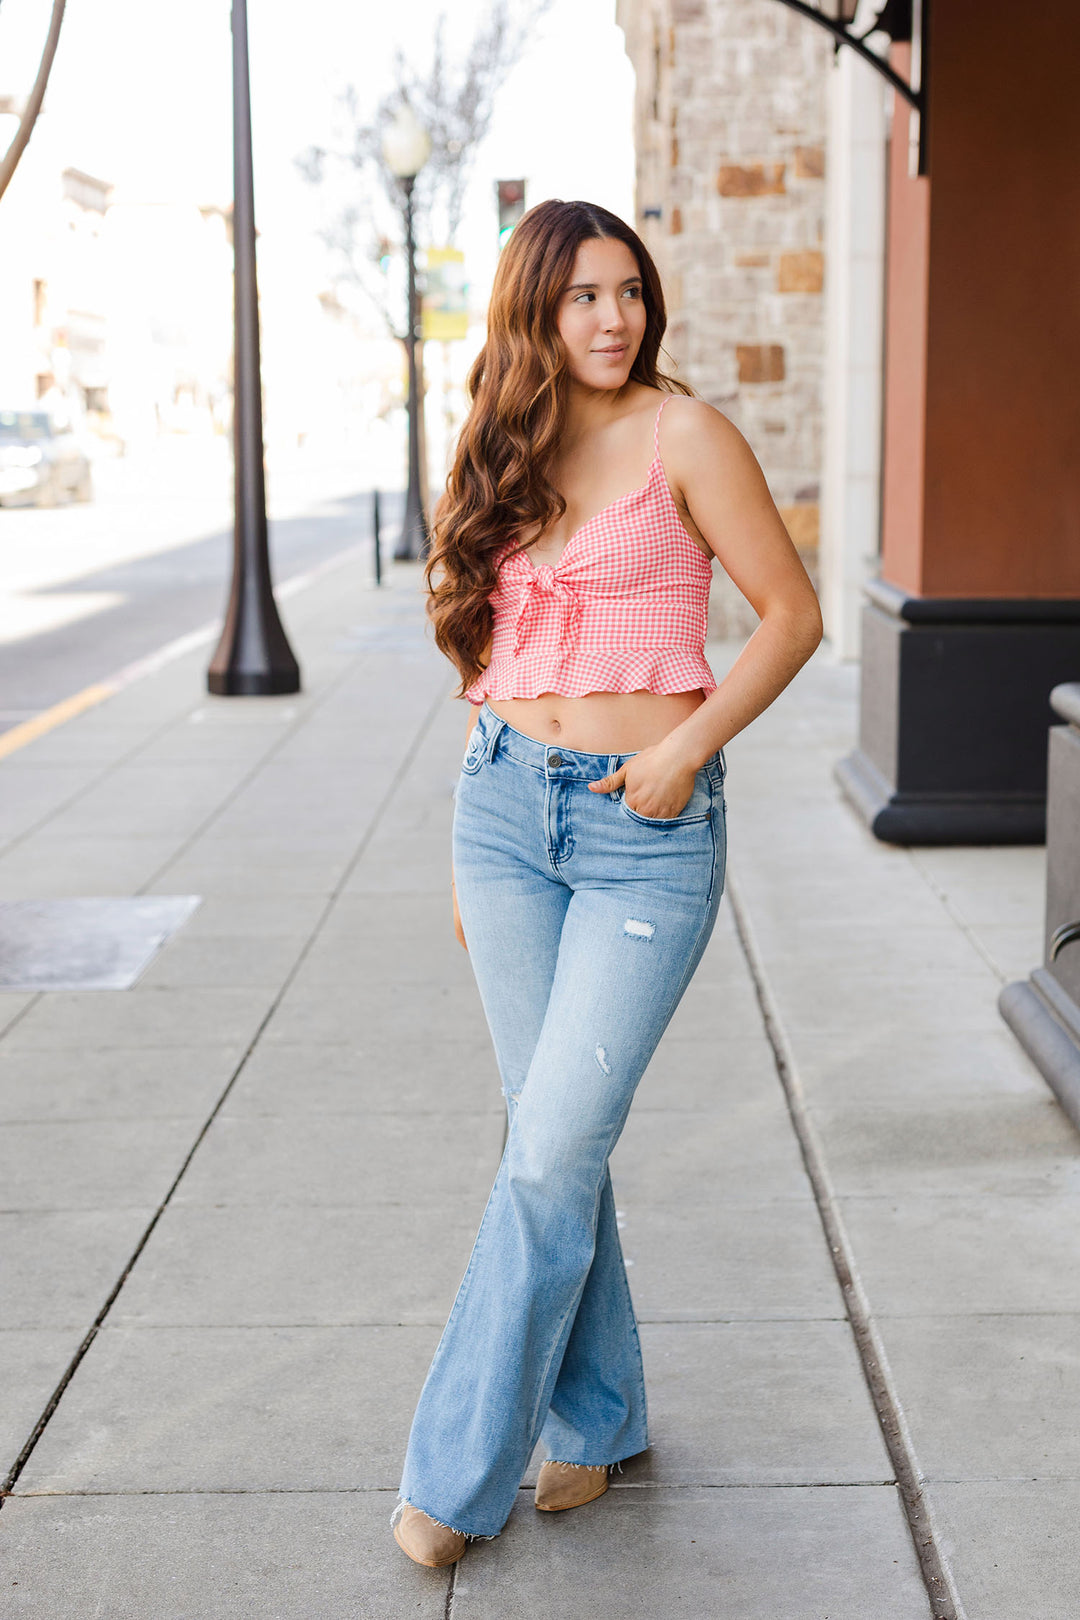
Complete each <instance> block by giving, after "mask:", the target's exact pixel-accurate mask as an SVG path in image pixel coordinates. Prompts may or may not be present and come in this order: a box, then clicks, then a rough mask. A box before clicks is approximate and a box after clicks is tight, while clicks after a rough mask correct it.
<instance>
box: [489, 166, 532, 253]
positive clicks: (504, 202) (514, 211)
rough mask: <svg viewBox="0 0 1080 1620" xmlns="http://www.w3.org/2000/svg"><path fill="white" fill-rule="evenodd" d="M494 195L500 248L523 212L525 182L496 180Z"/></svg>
mask: <svg viewBox="0 0 1080 1620" xmlns="http://www.w3.org/2000/svg"><path fill="white" fill-rule="evenodd" d="M495 195H496V198H497V201H498V208H499V246H500V247H502V245H503V243H504V242H505V241H506V239H507V237H508V236H509V235H510V232H511V231H512V230H513V228H514V226H515V225H516V224H517V222H518V220H519V219H520V218H521V216H522V214H523V213H524V212H525V182H524V180H496V182H495Z"/></svg>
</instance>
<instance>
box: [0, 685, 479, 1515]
mask: <svg viewBox="0 0 1080 1620" xmlns="http://www.w3.org/2000/svg"><path fill="white" fill-rule="evenodd" d="M346 674H347V671H346V672H345V673H343V674H342V675H341V676H340V677H339V678H338V680H336V681H334V682H332V683H330V685H329V689H328V691H327V692H324V693H323V694H322V695H321V697H320V698H319V700H318V702H319V703H320V704H321V703H322V702H324V701H326V699H327V698H328V696H329V695H330V692H332V691H334V690H336V688H337V687H338V686H339V685H340V684H341V682H342V681H343V680H344V679H345V678H346ZM448 686H449V682H448V681H447V680H446V679H445V678H444V679H443V680H442V681H441V682H440V683H439V686H438V689H437V691H436V694H435V696H434V698H432V699H431V701H430V702H429V704H428V706H427V709H426V711H425V712H423V713H422V714H421V716H420V719H419V722H418V724H417V725H416V729H415V732H414V734H413V737H412V740H411V742H410V743H409V745H408V747H407V748H405V750H404V752H403V754H402V757H401V758H400V760H399V761H398V764H397V767H396V769H394V770H393V771H391V772H390V778H389V781H388V783H387V786H386V791H385V792H384V794H383V795H382V798H381V799H380V800H379V802H378V804H377V805H376V807H375V809H374V812H373V814H372V815H371V817H370V820H369V822H368V825H367V828H366V829H365V831H364V833H363V836H362V837H361V838H360V840H359V842H358V844H357V847H356V849H355V850H354V852H353V855H352V857H351V859H350V860H349V861H348V862H347V864H346V866H345V869H344V871H343V872H342V873H341V875H340V877H339V878H338V881H337V883H336V884H335V886H334V888H333V889H332V890H331V892H330V893H329V894H328V895H327V897H326V903H325V905H324V906H323V909H322V911H321V913H320V915H319V918H318V920H317V921H316V923H315V924H314V926H313V927H312V929H311V932H310V933H309V935H308V937H307V939H306V941H305V942H304V944H303V946H302V947H301V949H300V951H299V952H298V954H297V956H296V959H295V960H294V962H293V964H292V966H291V968H290V969H289V971H288V973H287V974H286V975H285V978H284V980H283V981H282V983H281V985H280V986H279V988H278V989H277V991H276V993H275V994H274V996H273V998H272V1000H271V1002H270V1005H269V1006H268V1008H267V1010H266V1012H265V1013H264V1014H263V1017H262V1018H261V1019H260V1021H259V1025H258V1027H257V1029H256V1030H255V1032H254V1034H253V1035H252V1036H251V1039H250V1040H249V1041H248V1043H247V1046H246V1047H245V1048H244V1051H243V1053H242V1055H241V1057H240V1060H239V1062H238V1063H237V1065H236V1067H235V1069H234V1070H233V1073H232V1074H231V1076H230V1077H229V1080H228V1082H227V1084H226V1085H225V1088H224V1090H223V1091H222V1092H221V1095H220V1096H219V1097H218V1099H217V1102H216V1103H215V1104H214V1106H213V1108H212V1109H211V1110H210V1112H209V1114H208V1115H207V1116H206V1119H205V1120H204V1121H203V1124H202V1127H201V1129H200V1130H199V1132H198V1134H197V1135H196V1137H195V1140H194V1141H193V1142H192V1144H191V1147H190V1148H189V1149H188V1151H187V1153H186V1154H185V1155H184V1159H183V1162H182V1163H181V1165H180V1168H179V1170H178V1171H177V1173H176V1175H175V1176H174V1177H173V1180H172V1183H171V1185H170V1186H169V1188H168V1191H167V1192H166V1194H165V1196H164V1198H163V1199H162V1200H161V1202H160V1204H159V1205H158V1207H157V1209H156V1210H155V1211H154V1214H153V1216H152V1217H151V1219H150V1221H149V1222H148V1223H147V1225H146V1227H145V1229H144V1231H143V1233H142V1236H141V1237H140V1238H139V1241H138V1242H137V1243H136V1245H135V1248H134V1249H133V1250H132V1253H131V1255H130V1257H129V1259H128V1261H127V1263H126V1265H125V1266H124V1268H123V1270H122V1271H121V1273H120V1275H119V1277H118V1278H117V1280H116V1282H115V1283H114V1284H113V1286H112V1288H111V1289H110V1291H109V1294H108V1296H107V1297H106V1299H105V1302H104V1304H103V1305H102V1307H101V1309H100V1310H99V1311H98V1313H97V1315H96V1316H95V1318H94V1320H93V1322H92V1323H91V1325H90V1328H89V1330H88V1331H87V1333H86V1334H85V1335H84V1337H83V1339H82V1341H81V1343H80V1344H79V1346H78V1348H77V1350H76V1351H75V1353H74V1355H73V1356H72V1358H71V1360H70V1361H69V1362H68V1365H67V1367H66V1368H65V1370H64V1372H63V1374H62V1376H61V1378H60V1381H59V1383H58V1384H57V1385H56V1388H55V1389H54V1390H53V1392H52V1394H51V1395H50V1396H49V1399H48V1401H47V1402H46V1403H45V1407H44V1409H43V1411H42V1413H41V1415H40V1417H39V1418H38V1420H37V1422H36V1423H35V1424H34V1427H33V1429H32V1430H31V1432H30V1434H29V1436H28V1437H27V1439H26V1441H25V1443H24V1444H23V1446H22V1449H21V1450H20V1452H19V1454H18V1456H17V1457H16V1459H15V1461H14V1463H13V1464H12V1466H11V1468H10V1469H9V1471H8V1473H7V1475H6V1477H5V1478H4V1480H3V1482H2V1483H0V1508H2V1507H3V1505H4V1502H5V1501H6V1500H7V1498H8V1497H9V1496H11V1495H12V1494H13V1493H14V1488H15V1485H16V1483H17V1482H18V1479H19V1476H20V1475H21V1474H22V1471H23V1469H24V1468H25V1467H26V1464H27V1463H28V1462H29V1460H30V1457H31V1456H32V1454H33V1452H34V1448H35V1447H36V1446H37V1443H38V1441H39V1440H40V1439H41V1436H42V1435H43V1434H44V1432H45V1429H46V1427H47V1426H48V1424H49V1421H50V1419H51V1418H52V1416H53V1413H54V1412H55V1411H56V1408H57V1407H58V1406H59V1404H60V1401H61V1400H62V1398H63V1395H64V1391H65V1390H66V1389H67V1387H68V1385H69V1384H70V1383H71V1380H72V1379H73V1378H74V1376H75V1374H76V1372H77V1371H78V1369H79V1367H80V1365H81V1363H82V1361H83V1359H84V1357H85V1356H86V1353H87V1351H88V1350H89V1349H90V1346H91V1345H92V1344H93V1342H94V1340H95V1339H96V1338H97V1336H98V1332H99V1330H100V1329H101V1327H102V1325H103V1323H104V1322H105V1319H106V1317H107V1316H108V1315H109V1312H110V1311H111V1310H112V1308H113V1305H114V1304H115V1303H116V1300H117V1298H118V1296H119V1294H120V1291H121V1289H122V1288H123V1286H124V1284H125V1282H126V1281H127V1279H128V1277H129V1276H130V1275H131V1272H132V1269H133V1268H134V1266H135V1265H136V1263H137V1262H138V1260H139V1257H140V1255H141V1254H142V1252H143V1250H144V1249H145V1247H146V1245H147V1243H148V1242H149V1241H150V1237H151V1235H152V1233H153V1231H154V1228H155V1227H156V1226H157V1224H158V1221H159V1220H160V1219H161V1217H162V1215H163V1214H164V1213H165V1210H166V1209H167V1208H168V1206H169V1204H170V1203H171V1202H172V1199H173V1195H174V1194H175V1192H176V1190H177V1188H178V1187H179V1185H180V1183H181V1181H182V1180H183V1178H184V1176H185V1174H186V1173H187V1170H188V1167H189V1165H190V1164H191V1161H192V1159H193V1158H194V1157H195V1154H196V1153H197V1152H198V1150H199V1148H200V1147H201V1145H202V1143H203V1141H204V1139H205V1137H206V1135H207V1132H208V1131H209V1130H210V1127H211V1126H212V1125H213V1123H214V1121H215V1120H216V1119H217V1117H218V1115H219V1114H220V1112H221V1110H222V1108H224V1106H225V1103H226V1101H227V1100H228V1097H229V1094H230V1093H231V1091H232V1089H233V1087H234V1086H235V1085H236V1082H237V1081H238V1080H239V1078H240V1076H241V1074H242V1073H243V1071H244V1068H245V1066H246V1064H247V1061H248V1059H249V1058H250V1057H251V1055H252V1053H253V1052H254V1051H255V1048H256V1047H257V1045H258V1043H259V1041H260V1040H261V1039H262V1037H263V1034H264V1033H265V1031H266V1028H267V1026H268V1025H269V1023H270V1021H271V1020H272V1018H273V1017H274V1015H275V1013H276V1012H277V1010H278V1007H279V1006H280V1004H281V1001H282V999H283V997H284V996H285V995H286V994H287V992H288V990H289V988H290V987H291V985H292V983H293V980H294V979H295V978H296V975H297V974H298V973H299V971H300V969H301V967H302V966H303V964H304V963H305V961H306V960H307V957H308V955H309V953H310V951H311V949H312V946H313V945H314V943H315V940H316V939H317V938H318V936H319V934H320V932H321V930H322V929H323V927H324V926H325V924H326V921H327V919H328V918H329V916H330V914H331V912H332V911H333V908H334V906H335V905H336V903H337V901H338V900H339V898H340V897H341V894H342V892H343V891H344V889H345V887H346V885H347V884H348V882H349V880H350V878H351V877H352V874H353V872H354V871H355V869H356V866H357V864H358V863H359V861H360V860H361V858H362V856H363V854H364V852H365V850H366V849H367V847H368V844H369V843H370V842H371V839H372V838H373V837H374V835H375V832H376V830H377V829H378V827H379V825H380V823H381V821H382V819H383V817H384V815H385V814H386V812H387V810H388V808H389V806H390V805H391V804H392V803H393V798H394V794H395V793H396V792H397V791H398V789H399V787H400V786H401V784H402V782H403V781H404V779H405V777H406V776H407V774H408V771H409V770H410V768H411V766H412V765H413V763H414V761H415V760H416V758H417V756H418V754H419V751H420V748H421V745H422V743H423V741H424V738H425V737H426V736H427V734H428V732H429V731H430V730H431V727H432V726H433V725H434V723H435V719H436V716H437V715H438V713H439V711H440V709H441V708H442V705H443V704H444V703H445V701H446V695H447V690H448ZM310 713H311V710H310V708H309V709H308V710H307V715H308V717H310ZM293 729H294V728H293V727H290V728H289V730H288V732H287V733H286V736H285V737H284V738H282V739H281V742H280V743H279V744H278V747H281V746H284V742H285V741H286V740H287V738H288V737H289V736H291V735H292V732H293ZM155 735H157V733H155ZM276 752H277V748H274V749H271V750H269V752H268V753H267V754H266V755H264V756H263V758H262V760H261V761H260V764H259V767H258V769H261V768H262V766H263V765H264V764H265V762H266V759H268V758H269V757H271V756H272V755H273V754H274V753H276ZM255 774H257V771H256V770H253V771H252V772H251V773H249V775H248V776H247V777H245V779H244V781H245V783H246V782H247V781H248V780H249V779H250V778H251V777H253V776H254V775H255ZM240 790H241V789H240V787H239V786H238V787H237V788H235V789H234V790H233V792H232V793H231V794H229V795H228V796H227V798H226V800H225V801H224V803H223V804H221V805H219V806H218V808H217V810H216V811H215V812H214V816H211V817H210V818H209V821H213V820H214V819H215V816H217V815H220V813H221V811H222V810H223V809H224V808H225V807H226V805H227V804H228V803H230V802H231V801H232V799H233V798H235V796H236V794H237V793H238V792H240ZM206 824H208V823H204V826H205V825H206ZM193 836H196V835H193ZM189 842H190V840H189ZM176 858H177V856H173V857H172V860H175V859H176ZM172 860H170V861H169V862H167V863H166V866H165V867H163V868H162V869H161V871H160V872H159V873H158V874H157V877H160V876H161V875H162V874H163V873H164V872H165V871H167V870H168V866H169V865H171V864H172ZM157 877H155V878H151V879H150V880H149V881H148V883H144V884H142V885H141V887H140V888H139V889H137V890H136V891H135V893H136V894H142V893H144V892H145V891H146V890H147V889H148V887H149V883H153V882H155V881H157ZM35 999H36V998H35Z"/></svg>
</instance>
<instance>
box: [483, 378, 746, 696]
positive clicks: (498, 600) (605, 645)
mask: <svg viewBox="0 0 1080 1620" xmlns="http://www.w3.org/2000/svg"><path fill="white" fill-rule="evenodd" d="M670 397H671V396H670V395H668V396H667V398H665V399H663V400H662V401H661V402H660V409H659V410H658V411H657V413H656V423H655V426H654V428H653V448H654V450H655V452H656V454H655V455H654V457H653V463H652V466H651V467H650V468H649V476H648V478H647V479H646V480H645V483H644V484H643V485H642V487H641V488H640V489H635V490H631V492H630V493H629V494H628V495H622V496H620V498H619V499H618V500H617V501H612V503H611V505H610V506H605V507H604V509H603V511H601V512H598V513H597V514H596V516H595V517H592V518H590V519H589V521H588V522H587V523H584V524H582V526H581V528H580V529H577V530H576V531H575V532H574V533H573V534H572V535H571V536H570V539H569V540H568V541H567V543H566V546H565V548H564V550H563V552H562V555H561V556H560V557H559V560H558V562H557V563H556V564H555V566H554V567H551V565H550V564H548V563H544V564H543V565H542V566H540V567H537V566H536V565H535V564H534V563H532V562H530V560H529V558H528V556H527V555H526V554H525V552H518V553H517V555H516V556H513V557H507V556H506V553H507V552H508V551H510V550H511V549H512V548H513V546H514V545H515V544H516V542H515V541H514V540H509V541H508V542H507V544H506V545H505V546H504V547H502V549H501V550H500V552H499V554H498V558H497V563H501V566H500V567H499V580H498V584H497V585H496V587H495V589H494V591H493V592H492V595H491V606H492V612H493V615H494V633H493V636H492V643H491V661H490V663H489V664H488V666H487V668H486V669H485V670H483V671H482V673H481V674H480V675H479V676H478V677H477V679H476V680H475V681H474V682H473V684H472V685H471V686H470V687H468V688H467V690H466V693H465V696H466V697H467V698H468V700H469V702H470V703H474V704H481V703H483V701H484V699H485V697H491V698H495V699H498V698H519V697H520V698H532V697H539V696H540V694H541V693H542V692H557V693H559V695H560V696H562V697H582V696H583V695H584V694H585V693H586V692H643V691H644V692H692V691H696V690H697V689H699V688H700V690H701V691H703V692H712V691H715V689H716V680H715V679H714V677H713V673H712V670H711V669H710V668H709V666H708V664H707V663H706V661H705V651H704V648H705V623H706V614H707V611H708V605H709V585H710V582H711V579H712V565H711V563H710V562H709V559H708V558H707V557H706V556H705V554H704V552H703V551H702V550H701V549H700V547H699V546H697V545H695V544H694V542H693V540H691V538H690V536H689V535H688V534H687V532H686V530H685V529H684V528H683V526H682V523H681V522H680V521H679V514H678V509H677V508H676V505H675V501H674V498H673V496H672V493H671V491H670V489H669V488H668V484H667V479H666V478H665V477H664V468H663V463H662V462H661V460H660V438H659V435H660V414H661V412H662V411H663V409H664V406H665V405H666V404H667V401H668V399H669V398H670ZM504 557H506V560H505V562H502V559H503V558H504Z"/></svg>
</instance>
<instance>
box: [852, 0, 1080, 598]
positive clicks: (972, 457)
mask: <svg viewBox="0 0 1080 1620" xmlns="http://www.w3.org/2000/svg"><path fill="white" fill-rule="evenodd" d="M932 23H933V34H932V38H931V41H930V131H929V140H930V176H929V179H911V178H909V177H908V175H907V162H906V158H907V153H906V147H907V140H906V126H907V118H906V109H904V108H903V107H902V104H900V103H899V100H898V106H897V117H896V120H895V125H894V137H893V151H892V166H891V171H890V213H889V246H888V259H887V264H888V268H887V277H888V281H887V299H888V308H887V322H886V334H887V336H886V344H887V348H886V368H887V380H886V400H885V423H886V426H885V473H884V513H883V537H882V540H883V558H882V572H883V574H884V576H885V578H886V579H888V580H890V581H891V582H892V583H894V584H897V585H900V586H902V587H904V588H905V589H907V590H909V591H913V592H916V593H918V594H920V595H926V596H976V597H979V596H988V597H995V596H997V597H1000V596H1019V597H1025V596H1027V597H1063V596H1068V597H1080V118H1078V117H1077V114H1076V85H1075V78H1076V59H1075V52H1074V51H1073V50H1072V49H1071V48H1070V46H1069V43H1068V42H1069V41H1070V40H1072V39H1073V38H1074V35H1075V25H1076V10H1075V0H1041V3H1040V5H1038V6H1036V7H1030V8H1024V9H1023V10H1022V11H1018V10H1017V9H1016V8H1014V7H1011V6H995V5H987V4H985V0H982V3H980V0H935V3H934V6H933V17H932ZM894 55H895V57H896V66H897V68H898V70H899V71H900V72H906V67H907V64H906V60H904V59H903V58H904V57H906V50H905V51H903V54H902V50H901V48H900V47H897V48H896V50H895V52H894Z"/></svg>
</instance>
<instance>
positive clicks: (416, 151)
mask: <svg viewBox="0 0 1080 1620" xmlns="http://www.w3.org/2000/svg"><path fill="white" fill-rule="evenodd" d="M382 149H383V157H384V158H385V159H386V162H387V166H388V167H389V169H390V170H391V172H392V173H393V174H395V175H396V176H397V178H398V179H399V180H412V179H415V177H416V175H418V174H419V172H420V170H421V169H422V168H423V167H424V164H425V163H426V162H427V160H428V158H429V157H430V156H431V136H430V135H429V134H428V132H427V130H426V129H425V128H424V127H423V125H422V124H421V123H420V122H419V121H418V119H417V117H416V114H415V113H414V112H413V110H412V108H411V107H410V106H409V104H408V102H407V101H403V102H402V104H401V106H400V107H399V108H398V110H397V113H396V114H395V117H394V122H393V123H392V124H391V125H390V126H389V127H388V128H387V130H386V132H385V133H384V135H383V140H382Z"/></svg>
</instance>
